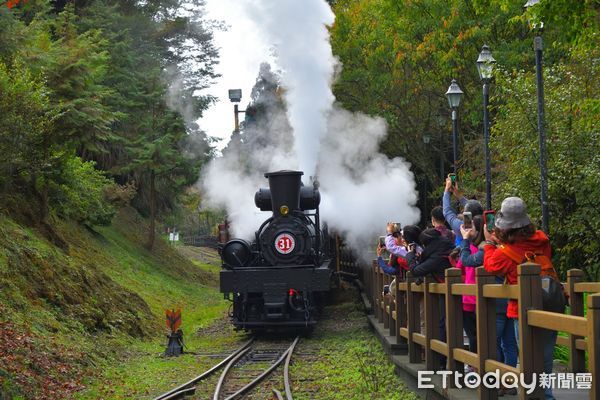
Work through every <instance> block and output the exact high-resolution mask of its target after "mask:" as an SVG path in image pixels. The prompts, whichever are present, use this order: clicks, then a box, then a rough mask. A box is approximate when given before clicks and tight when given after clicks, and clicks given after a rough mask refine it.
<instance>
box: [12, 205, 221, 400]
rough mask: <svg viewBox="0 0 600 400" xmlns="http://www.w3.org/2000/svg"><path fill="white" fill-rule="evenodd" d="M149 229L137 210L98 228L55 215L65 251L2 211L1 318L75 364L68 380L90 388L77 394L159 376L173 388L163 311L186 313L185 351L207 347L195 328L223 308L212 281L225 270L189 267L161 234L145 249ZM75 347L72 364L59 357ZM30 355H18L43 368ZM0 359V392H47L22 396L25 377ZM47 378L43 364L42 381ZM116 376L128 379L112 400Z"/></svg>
mask: <svg viewBox="0 0 600 400" xmlns="http://www.w3.org/2000/svg"><path fill="white" fill-rule="evenodd" d="M145 228H146V224H145V222H144V220H143V219H141V218H140V217H139V216H138V215H137V214H135V212H134V211H133V210H122V211H121V212H120V213H119V215H118V216H117V217H116V218H115V221H114V223H113V225H112V226H109V227H100V228H96V229H95V231H90V230H88V229H85V228H84V227H82V226H80V225H77V224H75V223H69V222H65V221H60V220H55V221H54V225H53V229H55V233H54V234H55V235H57V236H60V237H61V238H62V239H64V241H65V242H67V243H68V248H67V249H59V248H57V247H56V246H54V245H53V244H52V243H51V242H50V241H49V240H48V239H47V238H46V237H45V236H44V235H43V234H41V233H40V232H38V231H37V230H35V229H31V228H26V227H23V226H21V225H19V224H18V223H16V222H15V221H13V220H11V219H10V218H7V217H4V216H0V322H3V321H5V322H6V321H9V322H10V324H11V326H13V327H14V328H15V329H17V330H18V331H19V332H24V333H26V334H28V335H29V334H31V335H34V336H33V337H34V340H40V341H43V342H44V343H48V345H49V346H50V347H52V348H53V349H55V352H54V353H53V357H54V358H57V359H59V360H60V361H61V362H63V361H64V362H65V363H66V364H67V365H70V366H72V367H73V368H74V370H73V371H75V372H74V374H75V375H76V376H73V377H69V379H71V378H72V379H73V380H74V382H76V383H77V384H79V383H81V382H80V380H81V377H82V376H83V377H84V379H83V383H84V384H85V385H87V386H88V389H87V390H85V391H84V392H82V393H80V394H78V396H77V398H83V399H97V398H137V397H138V396H137V393H138V391H139V390H145V389H144V387H145V386H144V383H147V387H148V390H150V388H151V387H152V388H156V387H157V386H159V385H160V382H161V381H162V380H164V381H165V383H164V386H165V387H168V386H169V385H168V384H167V381H168V380H169V374H168V371H169V370H170V369H171V367H170V363H171V360H164V359H162V358H160V357H159V356H160V354H161V353H162V351H164V348H165V334H166V333H167V328H166V325H165V314H164V312H165V309H167V308H181V309H182V317H183V318H182V322H183V323H182V329H183V331H184V333H185V338H186V341H187V342H186V344H187V345H188V346H189V348H194V347H196V346H199V345H202V344H203V343H204V342H205V339H204V338H203V337H201V336H198V335H196V334H195V333H196V332H197V331H198V330H200V329H202V328H205V327H207V326H209V325H210V324H211V322H212V321H214V320H215V319H217V318H219V317H222V316H223V315H224V314H225V312H226V310H227V307H228V305H229V303H228V302H226V301H225V300H223V298H222V295H221V294H220V293H219V291H218V288H217V287H216V282H218V270H219V268H218V267H215V266H210V265H206V264H201V263H192V262H190V260H188V259H186V258H184V257H182V256H181V255H180V254H179V253H178V252H177V251H176V250H175V249H173V248H172V247H170V246H169V245H168V244H167V243H166V242H164V241H163V240H161V239H157V242H156V245H155V247H154V249H153V251H152V252H149V251H147V250H146V249H145V248H144V246H143V244H144V243H145V239H146V237H145V235H146V232H145ZM0 350H1V349H0ZM71 350H72V351H75V352H77V354H78V356H77V357H74V359H72V360H71V359H69V357H68V356H63V354H67V353H68V352H69V351H71ZM39 351H40V352H41V351H42V350H39ZM34 353H35V348H34V350H33V352H32V354H29V353H28V354H27V357H21V358H20V359H19V362H20V363H19V365H18V367H19V368H22V371H24V372H26V371H27V370H29V369H34V368H38V369H39V366H35V365H34V364H33V363H32V362H31V360H30V359H29V358H28V357H36V356H37V355H36V354H34ZM0 354H2V352H1V351H0ZM186 357H187V356H186ZM183 359H185V358H183ZM183 359H182V360H183ZM2 363H3V360H2V359H0V397H2V389H1V388H2V387H7V388H8V389H5V390H4V392H5V394H6V393H8V395H10V396H12V398H19V396H21V397H23V398H42V397H44V396H43V395H42V394H40V393H43V391H44V382H43V381H39V382H33V383H32V389H31V390H30V391H29V392H22V391H21V390H20V389H19V383H18V376H19V375H22V374H21V373H19V370H18V369H15V370H12V371H11V370H10V368H9V369H8V370H5V369H4V368H3V367H2V366H1V364H2ZM193 364H194V361H193V360H192V359H190V360H189V365H190V367H191V366H192V365H193ZM13 367H14V365H13ZM42 369H43V368H42ZM99 371H102V373H99ZM148 372H153V373H152V374H151V375H150V376H152V375H154V376H152V377H149V375H148ZM49 375H51V371H43V370H42V374H41V377H42V378H43V377H44V376H49ZM72 375H73V374H72ZM65 379H66V378H65ZM150 380H151V381H152V382H149V381H150ZM119 381H123V382H125V383H126V382H130V384H129V385H128V384H124V385H123V387H124V389H123V390H122V392H123V394H122V397H119V395H118V394H115V396H116V397H113V396H112V395H110V390H111V389H107V387H108V384H109V383H110V382H119ZM99 393H103V394H102V395H99ZM56 396H58V395H56ZM8 398H11V397H8ZM44 398H61V397H60V396H58V397H52V395H48V396H46V397H44Z"/></svg>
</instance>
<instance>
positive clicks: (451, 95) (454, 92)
mask: <svg viewBox="0 0 600 400" xmlns="http://www.w3.org/2000/svg"><path fill="white" fill-rule="evenodd" d="M462 94H463V91H462V90H460V87H459V86H458V83H456V79H452V82H451V83H450V87H449V88H448V91H447V92H446V97H447V98H448V103H449V104H450V109H451V110H452V168H453V172H454V173H456V159H457V158H458V106H459V105H460V97H461V96H462Z"/></svg>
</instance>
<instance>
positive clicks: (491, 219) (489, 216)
mask: <svg viewBox="0 0 600 400" xmlns="http://www.w3.org/2000/svg"><path fill="white" fill-rule="evenodd" d="M483 220H484V221H485V226H486V228H487V231H488V232H489V233H492V232H493V231H494V223H495V222H496V211H494V210H487V211H484V212H483Z"/></svg>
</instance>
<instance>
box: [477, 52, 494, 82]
mask: <svg viewBox="0 0 600 400" xmlns="http://www.w3.org/2000/svg"><path fill="white" fill-rule="evenodd" d="M495 63H496V60H495V59H494V57H492V52H491V51H490V48H489V46H488V45H487V44H484V45H483V47H482V48H481V53H479V57H478V58H477V71H478V72H479V78H480V79H481V80H482V81H484V82H485V81H486V80H488V81H489V80H490V79H492V74H493V73H494V64H495Z"/></svg>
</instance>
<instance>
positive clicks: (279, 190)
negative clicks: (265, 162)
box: [265, 171, 304, 217]
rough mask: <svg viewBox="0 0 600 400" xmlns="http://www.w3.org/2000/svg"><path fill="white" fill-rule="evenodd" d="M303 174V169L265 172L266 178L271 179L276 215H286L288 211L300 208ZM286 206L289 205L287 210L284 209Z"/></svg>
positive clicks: (272, 204)
mask: <svg viewBox="0 0 600 400" xmlns="http://www.w3.org/2000/svg"><path fill="white" fill-rule="evenodd" d="M302 175H304V172H301V171H277V172H267V173H266V174H265V178H268V179H269V189H270V191H271V206H272V210H273V216H274V217H281V216H285V215H287V214H288V212H290V213H291V212H292V211H297V210H300V187H301V185H302V180H301V176H302ZM284 206H285V207H287V210H288V211H287V212H285V211H284V210H285V208H284ZM282 211H284V213H282Z"/></svg>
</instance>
